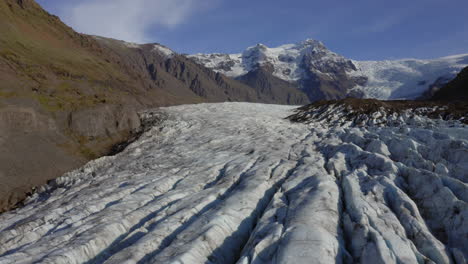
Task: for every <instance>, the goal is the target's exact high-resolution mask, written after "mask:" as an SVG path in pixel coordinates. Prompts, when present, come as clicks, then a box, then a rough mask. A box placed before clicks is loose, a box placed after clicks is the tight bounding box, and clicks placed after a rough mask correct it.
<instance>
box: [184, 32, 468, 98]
mask: <svg viewBox="0 0 468 264" xmlns="http://www.w3.org/2000/svg"><path fill="white" fill-rule="evenodd" d="M310 51H316V52H322V53H323V54H322V55H321V56H319V58H315V59H314V60H313V61H310V65H312V67H313V68H314V70H316V71H320V68H321V66H324V65H329V66H334V65H338V64H337V63H342V62H344V61H346V60H347V59H346V58H345V57H343V56H340V55H338V54H336V53H334V52H332V51H330V50H328V49H326V47H325V46H324V45H323V44H322V43H321V42H319V41H316V40H311V39H308V40H305V41H303V42H299V43H297V44H286V45H282V46H279V47H276V48H269V47H267V46H265V45H263V44H258V45H256V46H253V47H249V48H247V49H246V50H245V51H244V52H243V53H239V54H195V55H189V56H188V57H189V58H192V59H194V60H195V61H197V62H198V63H200V64H202V65H204V66H205V67H208V68H211V69H213V70H214V71H216V72H220V73H223V74H225V75H226V76H229V77H232V78H237V77H240V76H242V75H245V74H246V73H248V72H249V71H251V70H253V69H255V68H256V67H257V66H258V65H263V64H266V63H269V64H271V65H272V66H273V68H274V72H273V75H274V76H276V77H278V78H280V79H283V80H285V81H288V82H298V81H301V80H305V79H307V78H308V74H307V71H308V69H306V68H305V67H304V59H305V58H304V55H305V54H306V53H307V52H310ZM351 61H352V63H353V64H354V65H355V66H356V68H357V70H354V69H346V70H347V75H348V76H349V77H367V78H368V83H367V84H366V85H364V86H356V87H355V88H354V89H355V90H359V91H361V92H362V93H363V94H364V97H365V98H376V99H414V98H417V97H419V96H421V95H422V94H423V93H424V92H425V91H427V90H428V89H429V86H430V85H432V84H433V83H434V82H435V81H436V80H438V79H439V78H444V79H446V80H447V81H448V80H451V79H453V78H454V77H455V76H456V75H457V73H458V72H460V71H461V70H462V69H463V68H464V67H467V66H468V54H461V55H454V56H448V57H443V58H438V59H429V60H418V59H402V60H385V61H358V60H351ZM224 65H230V66H231V67H223V66H224ZM328 74H330V73H328ZM331 77H332V78H333V76H331Z"/></svg>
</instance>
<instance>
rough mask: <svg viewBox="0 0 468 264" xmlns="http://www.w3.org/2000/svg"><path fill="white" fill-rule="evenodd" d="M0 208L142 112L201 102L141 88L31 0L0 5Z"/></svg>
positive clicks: (97, 147) (92, 43)
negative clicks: (164, 106) (163, 106)
mask: <svg viewBox="0 0 468 264" xmlns="http://www.w3.org/2000/svg"><path fill="white" fill-rule="evenodd" d="M0 32H1V34H0V148H2V150H3V151H2V152H1V153H0V211H2V210H4V209H8V208H9V207H10V206H11V205H13V204H15V203H16V202H18V201H20V200H22V199H23V198H24V195H25V193H26V192H27V191H29V190H30V188H31V187H33V186H37V185H41V184H44V183H45V182H46V181H47V180H50V179H53V178H55V177H57V176H60V175H61V174H63V173H64V172H66V171H69V170H70V169H72V168H74V167H77V166H79V165H82V164H83V163H84V162H86V161H87V160H89V159H92V158H95V157H98V156H100V155H102V154H105V153H106V152H107V151H108V150H109V149H110V147H111V146H112V145H113V144H115V143H118V142H120V141H122V140H125V139H126V138H127V137H128V136H129V133H130V132H131V130H132V129H134V128H135V126H137V125H138V124H137V123H138V122H137V121H135V119H137V118H136V111H137V110H139V109H142V108H144V107H151V106H158V105H163V104H164V105H166V104H176V103H184V102H194V101H202V100H200V99H199V98H198V97H197V96H195V95H188V96H187V97H186V98H183V99H180V98H177V97H176V96H174V95H172V94H171V93H170V92H167V91H164V90H161V89H153V90H147V89H145V85H146V84H145V83H144V81H143V80H142V79H141V78H139V77H140V76H139V73H137V72H135V71H132V70H131V69H129V68H128V67H126V66H125V65H124V63H121V60H122V59H123V58H121V57H119V55H118V54H115V53H113V52H112V51H110V50H109V49H106V47H103V46H102V45H100V44H99V43H98V42H97V41H96V40H95V39H94V38H92V37H90V36H86V35H81V34H78V33H76V32H75V31H73V29H71V28H70V27H68V26H66V25H65V24H63V23H62V22H61V21H60V20H59V19H58V18H57V17H56V16H53V15H50V14H48V13H47V12H46V11H44V10H43V9H42V8H41V7H40V6H39V5H38V4H36V3H35V2H34V1H32V0H22V1H21V0H0Z"/></svg>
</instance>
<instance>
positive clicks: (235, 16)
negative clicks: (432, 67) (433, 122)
mask: <svg viewBox="0 0 468 264" xmlns="http://www.w3.org/2000/svg"><path fill="white" fill-rule="evenodd" d="M37 2H39V3H40V4H41V5H42V6H43V7H44V8H45V9H46V10H47V11H49V12H50V13H53V14H55V15H58V16H59V17H60V18H61V19H62V21H64V22H65V23H67V24H68V25H70V26H72V27H73V28H74V29H75V30H76V31H78V32H81V33H86V34H92V35H101V36H106V37H112V38H116V39H121V40H126V41H129V42H137V43H153V42H157V43H161V44H163V45H166V46H168V47H169V48H171V49H173V50H175V51H177V52H179V53H188V54H193V53H239V52H242V51H243V50H245V49H246V48H247V47H250V46H253V45H255V44H257V43H263V44H265V45H267V46H269V47H276V46H279V45H282V44H288V43H297V42H300V41H302V40H305V39H309V38H311V39H316V40H320V41H322V42H323V43H324V44H325V46H327V47H328V48H329V49H330V50H332V51H334V52H336V53H338V54H341V55H343V56H345V57H348V58H351V59H356V60H383V59H399V58H421V59H427V58H437V57H442V56H448V55H454V54H461V53H468V1H467V0H67V1H64V0H37Z"/></svg>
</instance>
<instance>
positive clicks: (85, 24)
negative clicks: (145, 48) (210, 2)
mask: <svg viewBox="0 0 468 264" xmlns="http://www.w3.org/2000/svg"><path fill="white" fill-rule="evenodd" d="M195 2H196V0H131V1H129V0H94V1H91V0H86V1H84V2H80V3H76V2H73V1H72V2H71V3H69V4H68V5H67V6H66V7H64V9H63V13H64V15H63V18H64V20H65V22H67V23H68V24H70V25H71V26H72V27H73V28H74V29H75V30H77V31H79V32H83V33H86V34H91V35H99V36H105V37H112V38H116V39H121V40H126V41H131V42H137V43H144V42H150V41H154V36H150V35H149V34H148V32H149V31H150V30H151V29H154V28H158V27H164V28H174V27H176V26H177V25H179V24H181V23H184V22H186V21H187V19H189V18H190V16H191V15H193V13H194V12H195V11H196V10H197V8H199V6H195Z"/></svg>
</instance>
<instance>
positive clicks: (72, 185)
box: [0, 103, 468, 264]
mask: <svg viewBox="0 0 468 264" xmlns="http://www.w3.org/2000/svg"><path fill="white" fill-rule="evenodd" d="M298 114H299V115H301V116H302V117H303V120H304V122H291V121H290V120H289V119H288V118H287V117H288V116H291V115H298ZM346 116H347V115H345V114H343V109H341V108H339V107H335V106H333V105H330V106H329V107H325V108H317V109H312V110H308V111H305V112H298V110H296V107H293V106H280V105H266V104H251V103H218V104H197V105H183V106H175V107H167V108H159V109H154V110H151V111H147V112H144V113H142V118H143V119H144V120H147V121H148V123H152V124H153V126H152V127H151V129H149V130H148V131H146V132H145V133H144V134H143V135H142V136H141V137H140V138H139V139H138V140H137V141H135V142H133V143H131V144H130V145H129V146H128V147H127V148H126V149H125V150H124V151H123V152H121V153H119V154H117V155H115V156H107V157H102V158H99V159H97V160H94V161H91V162H89V163H88V164H87V165H85V166H84V167H82V168H79V169H77V170H75V171H72V172H69V173H67V174H65V175H64V176H62V177H60V178H58V179H56V180H54V181H52V182H50V183H49V184H48V185H45V186H42V187H40V188H38V190H37V191H36V192H35V193H34V194H32V196H31V197H29V198H28V200H27V201H25V204H24V206H22V207H21V208H18V209H16V210H14V211H11V212H8V213H4V214H2V215H0V263H1V264H6V263H213V264H214V263H223V264H224V263H239V264H262V263H265V264H266V263H454V264H459V263H466V261H467V259H468V239H467V236H468V204H467V202H468V184H467V182H468V128H467V127H466V125H464V124H462V123H460V122H458V121H454V120H448V121H444V120H438V119H429V118H427V117H424V116H419V115H417V114H412V115H411V114H409V113H408V114H402V115H401V116H398V117H394V119H395V120H394V121H398V122H396V123H395V122H394V123H392V124H393V125H392V124H385V125H383V124H382V123H381V122H379V120H380V119H382V116H384V113H379V112H376V113H375V114H372V115H370V116H369V117H368V119H367V120H366V122H365V123H361V124H356V123H353V122H350V121H348V120H347V119H346Z"/></svg>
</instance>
